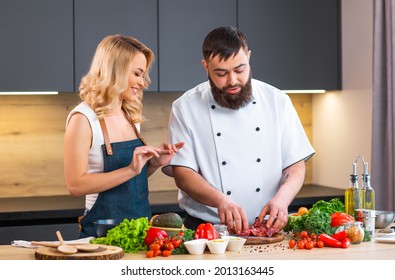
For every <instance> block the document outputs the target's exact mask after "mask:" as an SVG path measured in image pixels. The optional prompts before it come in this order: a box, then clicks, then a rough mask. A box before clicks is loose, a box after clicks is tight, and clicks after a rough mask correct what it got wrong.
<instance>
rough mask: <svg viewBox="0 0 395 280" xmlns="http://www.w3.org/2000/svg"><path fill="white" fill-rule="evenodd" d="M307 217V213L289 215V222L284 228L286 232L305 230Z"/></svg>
mask: <svg viewBox="0 0 395 280" xmlns="http://www.w3.org/2000/svg"><path fill="white" fill-rule="evenodd" d="M306 218H307V214H304V215H301V216H292V215H289V216H288V222H287V224H286V225H285V227H284V228H283V231H285V232H291V231H292V232H301V231H303V230H305V221H306Z"/></svg>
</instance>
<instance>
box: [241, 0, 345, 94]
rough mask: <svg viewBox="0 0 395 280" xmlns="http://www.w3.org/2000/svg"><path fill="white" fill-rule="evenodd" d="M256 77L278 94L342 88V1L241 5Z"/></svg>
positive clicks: (249, 1) (254, 0) (253, 0)
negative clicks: (289, 90)
mask: <svg viewBox="0 0 395 280" xmlns="http://www.w3.org/2000/svg"><path fill="white" fill-rule="evenodd" d="M238 24H239V28H240V30H241V31H243V32H244V33H245V34H246V36H247V38H248V41H249V46H250V49H251V51H252V54H251V67H252V73H253V77H255V78H257V79H260V80H263V81H266V82H268V83H270V84H272V85H274V86H276V87H278V88H280V89H284V90H287V89H326V90H336V89H340V88H341V79H340V77H341V70H340V69H341V61H340V58H341V51H340V50H341V48H340V35H339V32H340V31H339V30H340V1H338V0H298V1H294V0H276V1H272V0H243V1H238Z"/></svg>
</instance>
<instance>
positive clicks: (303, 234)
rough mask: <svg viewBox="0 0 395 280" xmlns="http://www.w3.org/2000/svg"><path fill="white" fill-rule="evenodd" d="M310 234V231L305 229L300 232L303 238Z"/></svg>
mask: <svg viewBox="0 0 395 280" xmlns="http://www.w3.org/2000/svg"><path fill="white" fill-rule="evenodd" d="M308 236H309V233H308V232H307V231H305V230H304V231H302V232H301V233H300V237H302V238H307V237H308Z"/></svg>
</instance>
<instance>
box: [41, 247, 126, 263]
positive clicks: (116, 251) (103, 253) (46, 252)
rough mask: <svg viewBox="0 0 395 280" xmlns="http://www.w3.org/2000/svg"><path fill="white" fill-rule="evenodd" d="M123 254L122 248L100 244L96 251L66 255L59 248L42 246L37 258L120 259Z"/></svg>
mask: <svg viewBox="0 0 395 280" xmlns="http://www.w3.org/2000/svg"><path fill="white" fill-rule="evenodd" d="M123 256H124V252H123V249H122V248H120V247H117V246H107V245H100V247H99V248H98V249H97V250H95V251H91V252H80V251H78V252H77V253H75V254H72V255H65V254H63V253H61V252H59V251H58V249H57V248H52V247H40V248H38V249H36V252H35V257H36V260H118V259H121V258H123Z"/></svg>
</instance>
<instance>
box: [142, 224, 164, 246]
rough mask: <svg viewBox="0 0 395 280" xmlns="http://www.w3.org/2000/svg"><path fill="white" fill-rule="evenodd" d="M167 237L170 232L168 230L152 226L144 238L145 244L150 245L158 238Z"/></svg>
mask: <svg viewBox="0 0 395 280" xmlns="http://www.w3.org/2000/svg"><path fill="white" fill-rule="evenodd" d="M167 237H168V234H167V232H166V231H164V230H162V229H160V228H153V227H150V228H149V229H148V230H147V235H146V236H145V238H144V243H145V245H147V246H149V245H151V244H152V243H154V242H155V241H156V240H157V239H165V238H167Z"/></svg>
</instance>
